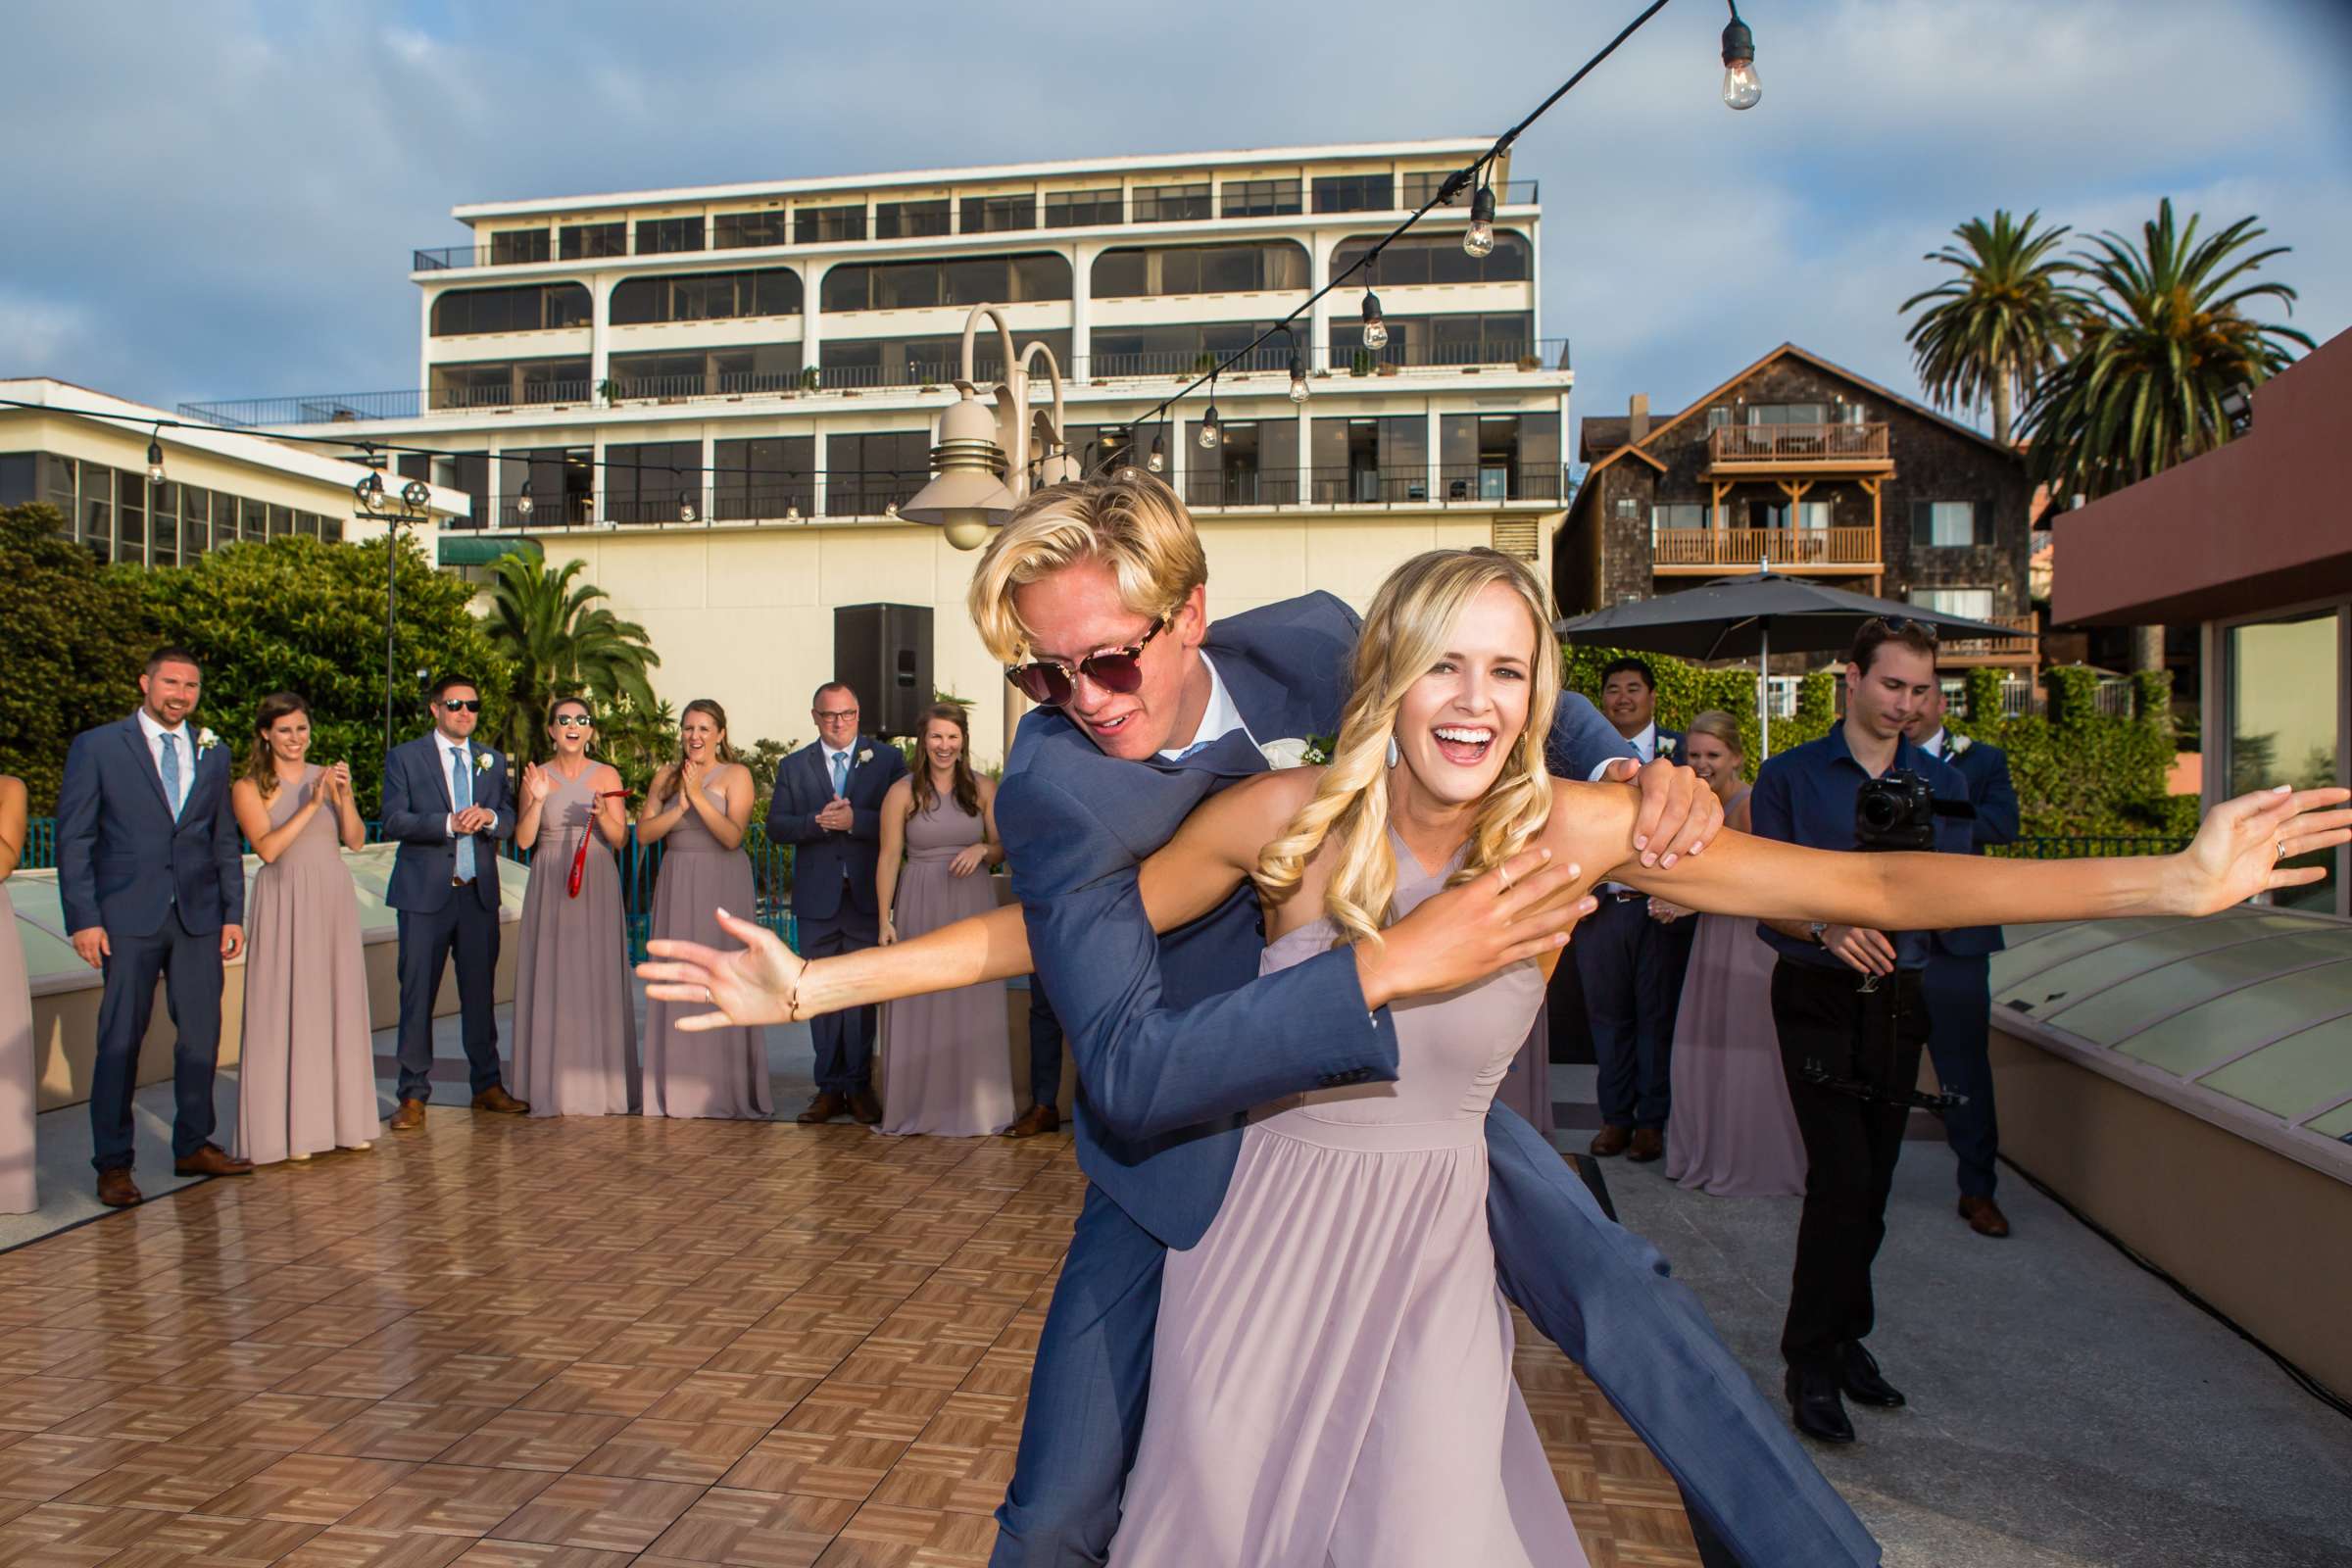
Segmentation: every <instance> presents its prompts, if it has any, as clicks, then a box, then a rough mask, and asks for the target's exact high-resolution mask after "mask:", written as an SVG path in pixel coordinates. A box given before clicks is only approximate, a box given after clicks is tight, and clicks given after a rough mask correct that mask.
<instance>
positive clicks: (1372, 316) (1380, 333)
mask: <svg viewBox="0 0 2352 1568" xmlns="http://www.w3.org/2000/svg"><path fill="white" fill-rule="evenodd" d="M1388 346H1389V323H1388V322H1386V321H1384V320H1382V319H1380V296H1379V295H1377V294H1375V293H1373V292H1372V291H1371V290H1370V289H1366V290H1364V347H1366V348H1368V349H1385V348H1387V347H1388Z"/></svg>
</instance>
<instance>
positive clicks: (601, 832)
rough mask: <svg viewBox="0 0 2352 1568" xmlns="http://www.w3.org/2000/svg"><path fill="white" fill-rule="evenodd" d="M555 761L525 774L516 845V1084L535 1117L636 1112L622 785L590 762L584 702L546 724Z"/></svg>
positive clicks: (561, 705)
mask: <svg viewBox="0 0 2352 1568" xmlns="http://www.w3.org/2000/svg"><path fill="white" fill-rule="evenodd" d="M547 733H548V739H549V740H550V741H552V742H553V743H554V745H555V755H554V757H552V758H551V759H549V760H547V761H545V762H534V763H532V764H531V765H529V766H528V767H525V768H524V769H523V770H522V809H521V811H520V813H519V814H517V815H516V817H515V845H516V846H517V847H519V848H521V849H525V850H529V851H530V852H531V878H530V884H529V886H528V887H526V888H525V889H524V891H523V895H522V933H521V945H522V953H521V957H520V959H519V961H518V962H517V963H516V965H515V1088H516V1089H518V1090H520V1091H521V1093H522V1097H523V1098H524V1099H525V1100H527V1101H529V1102H530V1103H531V1114H532V1115H534V1116H618V1115H624V1114H626V1113H628V1112H631V1111H634V1110H635V1109H636V1108H637V1098H638V1086H637V1020H636V1012H635V1008H634V1006H633V1005H632V1003H631V999H630V996H629V951H628V931H627V926H626V923H625V921H624V919H623V906H622V901H621V896H620V866H619V862H618V861H617V860H616V859H615V858H614V852H615V851H617V850H619V849H620V848H621V846H622V845H624V844H626V843H627V842H628V838H629V819H628V814H627V811H626V810H625V809H624V803H625V802H626V800H627V798H628V792H627V791H626V790H624V789H622V788H621V785H620V774H619V773H617V772H615V771H614V770H613V768H612V767H610V766H608V765H607V764H605V763H603V762H600V761H597V760H595V759H594V758H591V757H590V756H589V755H588V748H589V746H590V745H591V744H592V743H593V742H594V741H595V739H596V720H595V718H594V717H592V716H591V715H590V713H589V711H588V705H587V703H586V702H584V701H582V700H581V699H579V698H577V697H564V698H559V699H558V700H557V702H556V705H555V709H554V711H552V712H550V713H549V715H548V723H547Z"/></svg>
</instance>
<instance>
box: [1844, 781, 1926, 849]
mask: <svg viewBox="0 0 2352 1568" xmlns="http://www.w3.org/2000/svg"><path fill="white" fill-rule="evenodd" d="M1946 809H1947V810H1948V809H1949V808H1946ZM1854 847H1855V848H1856V849H1859V850H1932V849H1934V848H1935V847H1936V791H1935V790H1934V789H1933V788H1932V787H1930V785H1929V783H1928V781H1927V780H1926V779H1924V778H1921V777H1920V776H1919V775H1918V774H1917V773H1912V772H1908V771H1898V772H1893V773H1888V774H1887V776H1886V777H1884V778H1874V779H1865V780H1864V781H1863V783H1862V788H1861V789H1860V790H1859V791H1858V792H1856V794H1855V796H1854Z"/></svg>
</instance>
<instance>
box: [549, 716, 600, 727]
mask: <svg viewBox="0 0 2352 1568" xmlns="http://www.w3.org/2000/svg"><path fill="white" fill-rule="evenodd" d="M550 722H551V723H553V724H554V725H555V726H556V728H558V729H594V728H595V727H596V720H595V719H593V718H590V717H589V716H588V715H587V714H586V713H558V714H557V715H556V716H555V717H554V718H553V719H552V720H550Z"/></svg>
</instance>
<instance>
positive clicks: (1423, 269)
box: [1331, 229, 1535, 288]
mask: <svg viewBox="0 0 2352 1568" xmlns="http://www.w3.org/2000/svg"><path fill="white" fill-rule="evenodd" d="M1375 243H1377V237H1376V236H1374V235H1369V234H1354V235H1350V236H1349V237H1348V238H1347V239H1345V240H1342V241H1341V242H1340V248H1339V249H1338V250H1336V251H1334V252H1333V253H1332V258H1331V275H1332V276H1334V277H1338V276H1339V275H1341V274H1342V273H1343V272H1346V271H1347V270H1348V269H1349V268H1350V267H1353V266H1354V265H1355V264H1356V263H1357V262H1359V261H1361V260H1363V258H1364V255H1365V253H1366V252H1368V251H1370V250H1371V249H1372V247H1373V245H1374V244H1375ZM1534 255H1535V252H1534V250H1533V249H1532V248H1531V247H1530V246H1529V245H1528V243H1527V236H1526V235H1524V234H1516V233H1513V232H1511V231H1510V230H1509V229H1496V230H1495V249H1494V251H1493V252H1492V253H1491V254H1489V255H1486V256H1472V255H1470V254H1469V253H1468V252H1466V251H1464V250H1463V249H1462V242H1461V240H1460V238H1459V237H1458V236H1455V235H1450V234H1439V235H1427V234H1407V235H1405V236H1404V237H1403V238H1402V239H1399V240H1397V241H1395V242H1394V243H1392V244H1391V245H1390V246H1389V248H1388V249H1387V250H1385V251H1382V252H1381V253H1380V260H1379V261H1377V262H1374V263H1373V264H1372V270H1371V272H1370V274H1369V275H1367V274H1366V273H1363V272H1358V273H1356V274H1355V275H1354V276H1353V277H1350V278H1348V283H1347V286H1348V287H1349V288H1353V287H1355V286H1356V285H1358V284H1359V283H1360V284H1364V285H1366V286H1368V287H1372V288H1385V287H1387V286H1389V285H1390V284H1396V285H1397V286H1399V287H1402V286H1404V285H1407V284H1414V283H1518V282H1524V281H1525V280H1526V279H1527V278H1528V277H1529V276H1530V275H1532V273H1533V271H1534V263H1533V258H1534Z"/></svg>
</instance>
